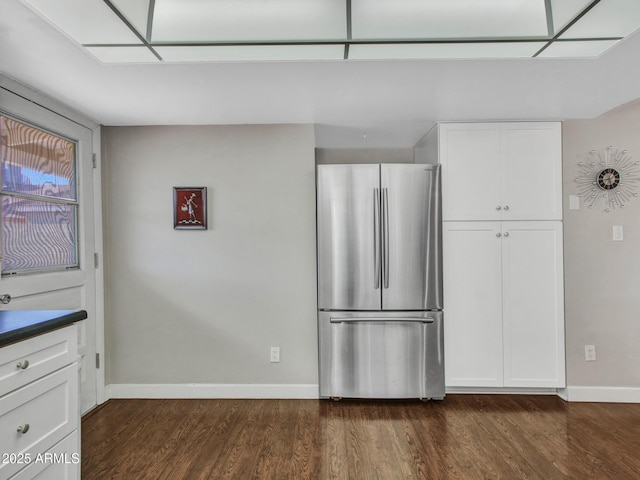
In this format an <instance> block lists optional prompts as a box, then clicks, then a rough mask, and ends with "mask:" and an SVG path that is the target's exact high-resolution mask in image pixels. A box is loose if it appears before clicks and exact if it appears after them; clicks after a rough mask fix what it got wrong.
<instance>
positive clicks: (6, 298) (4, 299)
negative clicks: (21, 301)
mask: <svg viewBox="0 0 640 480" xmlns="http://www.w3.org/2000/svg"><path fill="white" fill-rule="evenodd" d="M10 301H11V295H9V294H8V293H4V294H2V295H0V303H2V304H4V305H6V304H7V303H9V302H10Z"/></svg>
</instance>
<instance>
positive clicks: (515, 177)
mask: <svg viewBox="0 0 640 480" xmlns="http://www.w3.org/2000/svg"><path fill="white" fill-rule="evenodd" d="M501 132H502V135H501V138H502V141H501V158H502V177H501V179H500V184H501V186H502V187H501V190H502V200H501V202H502V219H503V220H561V219H562V133H561V125H560V123H558V122H520V123H505V124H502V125H501Z"/></svg>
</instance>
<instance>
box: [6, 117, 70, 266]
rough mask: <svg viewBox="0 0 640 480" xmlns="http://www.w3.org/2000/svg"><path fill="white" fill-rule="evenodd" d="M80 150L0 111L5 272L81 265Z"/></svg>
mask: <svg viewBox="0 0 640 480" xmlns="http://www.w3.org/2000/svg"><path fill="white" fill-rule="evenodd" d="M76 151H77V146H76V143H75V142H72V141H70V140H67V139H65V138H62V137H59V136H56V135H54V134H51V133H49V132H45V131H43V130H40V129H38V128H35V127H32V126H30V125H26V124H24V123H21V122H19V121H17V120H14V119H12V118H9V117H7V116H0V160H1V165H2V170H1V176H2V188H1V190H0V197H1V200H2V229H1V234H2V275H14V274H18V273H33V272H41V271H48V270H64V269H70V268H77V267H78V246H77V217H78V197H77V191H76Z"/></svg>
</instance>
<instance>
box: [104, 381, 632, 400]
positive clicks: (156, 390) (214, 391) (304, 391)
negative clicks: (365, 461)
mask: <svg viewBox="0 0 640 480" xmlns="http://www.w3.org/2000/svg"><path fill="white" fill-rule="evenodd" d="M455 393H469V394H492V395H496V394H524V395H558V396H559V397H561V398H563V399H564V400H566V401H568V402H601V403H640V388H628V387H567V388H563V389H557V390H556V389H535V388H523V389H513V388H512V389H505V388H463V387H449V388H447V394H455ZM105 396H106V399H107V400H108V399H110V398H233V399H242V398H257V399H278V398H290V399H316V398H319V394H318V385H315V384H200V383H187V384H182V383H177V384H111V385H107V386H106V387H105Z"/></svg>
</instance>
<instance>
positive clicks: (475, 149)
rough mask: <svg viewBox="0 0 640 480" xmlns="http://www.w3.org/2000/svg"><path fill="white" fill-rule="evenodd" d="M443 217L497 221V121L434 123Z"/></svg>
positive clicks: (498, 190) (498, 198) (498, 213)
mask: <svg viewBox="0 0 640 480" xmlns="http://www.w3.org/2000/svg"><path fill="white" fill-rule="evenodd" d="M438 128H439V129H440V130H439V148H440V163H441V164H442V195H443V196H442V218H443V219H444V220H500V219H501V218H502V216H501V209H502V206H501V205H502V203H501V193H500V124H497V123H443V124H440V125H438Z"/></svg>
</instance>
